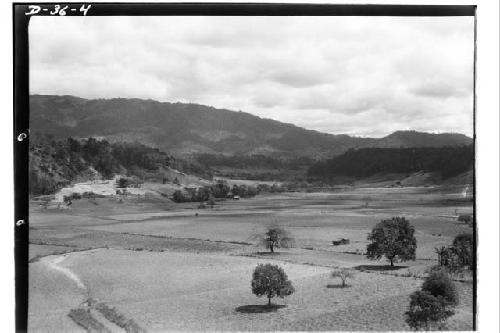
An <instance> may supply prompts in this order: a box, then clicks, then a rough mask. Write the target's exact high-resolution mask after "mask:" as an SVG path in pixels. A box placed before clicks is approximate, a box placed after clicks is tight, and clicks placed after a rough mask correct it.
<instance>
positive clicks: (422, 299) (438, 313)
mask: <svg viewBox="0 0 500 333" xmlns="http://www.w3.org/2000/svg"><path fill="white" fill-rule="evenodd" d="M453 314H454V312H453V310H452V308H451V306H450V304H449V303H448V302H446V300H445V299H444V298H443V297H441V296H437V297H436V296H433V295H432V294H431V293H429V292H428V291H416V292H414V293H413V294H411V295H410V308H409V310H408V311H407V312H405V315H406V323H407V324H408V325H409V326H410V327H411V328H412V329H414V330H420V329H424V330H426V331H428V330H430V329H432V328H433V327H432V326H438V327H437V328H438V329H439V328H441V326H442V325H443V324H444V321H445V320H446V319H447V318H448V317H450V316H452V315H453Z"/></svg>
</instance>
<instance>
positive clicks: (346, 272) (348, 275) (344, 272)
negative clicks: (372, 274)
mask: <svg viewBox="0 0 500 333" xmlns="http://www.w3.org/2000/svg"><path fill="white" fill-rule="evenodd" d="M331 276H332V277H333V278H337V277H338V278H340V279H341V280H342V287H343V288H344V287H346V286H347V284H346V281H347V279H352V278H353V277H354V272H353V271H352V270H350V269H348V268H342V269H338V270H335V271H333V272H332V274H331Z"/></svg>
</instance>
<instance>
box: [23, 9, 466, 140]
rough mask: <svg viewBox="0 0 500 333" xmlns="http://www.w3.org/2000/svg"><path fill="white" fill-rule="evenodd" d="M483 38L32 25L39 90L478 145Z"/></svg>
mask: <svg viewBox="0 0 500 333" xmlns="http://www.w3.org/2000/svg"><path fill="white" fill-rule="evenodd" d="M472 33H473V19H472V18H467V17H456V18H443V17H436V18H390V17H114V18H109V17H107V18H103V17H64V18H55V17H33V18H32V21H31V22H30V70H31V72H30V75H31V76H30V89H31V92H32V93H43V94H72V95H77V96H82V97H89V98H95V97H105V98H109V97H138V98H152V99H156V100H160V101H173V102H175V101H181V102H196V103H201V104H207V105H212V106H215V107H220V108H228V109H233V110H242V111H245V112H250V113H253V114H256V115H259V116H262V117H266V118H273V119H277V120H280V121H285V122H291V123H294V124H296V125H298V126H303V127H306V128H311V129H316V130H319V131H324V132H330V133H348V134H354V135H363V136H367V135H373V136H382V135H386V134H388V133H390V132H391V131H393V130H398V129H417V130H423V131H432V132H436V131H453V132H462V133H465V134H469V135H470V134H471V133H472V99H471V96H472V65H473V63H472V61H473V57H472V55H473V53H472V51H473V43H472V40H473V39H472V37H473V35H472Z"/></svg>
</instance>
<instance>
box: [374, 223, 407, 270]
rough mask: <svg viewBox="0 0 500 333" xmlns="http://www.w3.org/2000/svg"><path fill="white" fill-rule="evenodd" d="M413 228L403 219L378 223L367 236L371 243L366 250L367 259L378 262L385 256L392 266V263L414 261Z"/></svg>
mask: <svg viewBox="0 0 500 333" xmlns="http://www.w3.org/2000/svg"><path fill="white" fill-rule="evenodd" d="M414 233H415V228H414V227H413V226H412V225H411V224H410V222H408V221H407V220H406V219H405V218H404V217H393V218H392V219H390V220H383V221H381V222H380V223H378V224H377V225H376V226H375V227H374V228H373V230H372V232H371V233H370V234H369V235H368V240H369V241H371V243H370V244H368V246H367V248H366V250H367V251H366V252H367V257H368V258H369V259H372V260H378V259H380V258H381V257H382V256H385V257H386V258H387V259H388V260H389V261H390V262H391V266H394V261H407V260H415V250H416V249H417V240H416V238H415V236H414Z"/></svg>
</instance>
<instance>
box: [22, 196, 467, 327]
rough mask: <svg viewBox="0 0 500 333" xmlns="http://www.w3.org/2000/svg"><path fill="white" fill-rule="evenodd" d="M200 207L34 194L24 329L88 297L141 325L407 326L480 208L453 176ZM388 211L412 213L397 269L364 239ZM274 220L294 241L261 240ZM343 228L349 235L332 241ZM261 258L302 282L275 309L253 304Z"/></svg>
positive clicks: (67, 323)
mask: <svg viewBox="0 0 500 333" xmlns="http://www.w3.org/2000/svg"><path fill="white" fill-rule="evenodd" d="M368 196H369V198H370V199H369V200H368V203H367V202H366V201H367V200H366V198H367V197H368ZM196 207H197V205H196V204H195V203H185V204H173V203H171V202H169V201H167V200H166V199H165V200H164V201H161V200H149V199H147V198H138V197H133V196H131V197H129V198H127V199H126V200H125V201H124V202H123V203H120V204H119V203H117V201H116V199H114V198H100V199H97V200H93V201H90V200H86V199H82V200H78V201H74V203H73V205H72V208H71V209H67V210H63V211H59V210H47V209H44V208H43V207H38V206H36V205H35V204H33V205H32V206H31V207H30V264H29V266H30V290H29V295H30V296H29V297H30V298H29V316H28V318H29V330H30V331H32V332H42V331H43V332H68V331H83V328H82V327H81V326H78V325H76V324H75V322H74V321H72V320H71V319H70V318H69V317H68V314H69V313H70V311H71V310H72V309H90V308H92V307H91V306H89V304H88V303H89V301H90V302H91V303H92V302H94V303H95V302H97V303H104V304H106V305H107V306H109V307H111V308H114V309H115V311H116V312H117V313H119V314H121V316H122V319H124V320H133V321H134V323H136V324H137V325H138V326H139V327H141V328H142V329H143V330H146V331H167V330H170V331H179V330H183V331H200V330H202V331H205V330H211V331H220V330H224V331H267V330H272V331H274V330H284V331H293V330H299V331H303V330H315V331H342V330H384V331H385V330H408V329H409V327H408V326H407V325H406V324H405V322H404V312H405V311H406V310H407V307H408V302H409V299H408V296H409V294H411V293H412V292H413V291H415V290H416V289H417V288H419V286H420V285H421V283H422V277H423V276H424V275H425V271H426V269H427V268H429V267H430V266H432V265H435V264H436V263H437V262H436V255H435V254H434V247H435V246H439V245H448V244H450V243H451V241H452V240H453V237H454V236H456V235H457V234H459V233H462V232H471V229H470V227H468V226H466V225H465V224H462V223H458V222H457V221H456V215H457V214H465V213H471V212H472V202H470V201H464V200H461V197H460V189H456V188H423V187H422V188H358V189H344V190H339V191H334V192H321V193H298V192H296V193H281V194H269V195H259V196H257V197H255V198H252V199H242V200H239V201H236V200H235V201H232V200H231V201H224V202H222V203H219V204H218V205H216V208H214V209H209V208H207V209H197V208H196ZM392 216H405V217H406V218H407V219H408V220H409V221H410V223H412V224H413V225H414V226H415V228H416V237H417V242H418V243H417V244H418V250H417V260H416V261H415V262H405V263H400V264H399V266H398V267H396V269H393V270H390V269H388V266H387V263H386V262H385V261H380V262H376V261H375V262H373V261H369V260H367V259H366V257H365V256H364V255H363V253H364V251H365V249H366V244H367V240H366V236H367V234H368V232H370V230H371V229H372V227H373V226H374V225H375V224H376V223H378V222H380V220H382V219H386V218H390V217H392ZM272 223H274V224H280V225H281V226H283V227H285V228H286V229H287V230H289V231H290V233H291V234H292V235H293V236H294V237H295V239H296V244H295V246H294V248H291V249H279V252H278V253H275V254H268V253H267V252H265V251H266V249H264V248H262V247H259V246H258V245H257V244H255V238H254V237H253V236H254V235H256V234H258V233H260V232H262V230H263V229H264V228H265V226H266V225H268V224H272ZM342 237H343V238H349V239H350V244H348V245H341V246H332V243H331V241H332V240H337V239H338V238H342ZM266 262H271V263H277V264H279V265H280V266H281V267H283V268H284V270H285V272H286V273H287V274H288V276H289V278H290V279H291V280H292V283H293V284H294V286H295V289H296V292H295V293H294V294H293V295H292V296H290V297H287V298H285V299H273V303H275V304H282V305H286V307H283V308H280V309H277V311H275V312H268V313H252V311H245V309H248V308H249V307H248V306H253V305H264V304H266V302H267V300H266V299H259V298H257V297H255V295H253V294H252V293H251V288H250V280H251V274H252V271H253V269H254V268H255V266H256V265H257V264H259V263H266ZM336 267H352V268H354V269H356V270H357V273H356V275H355V278H354V279H353V280H351V281H350V282H349V284H350V287H348V288H339V286H338V284H339V281H337V280H334V279H332V278H331V277H330V276H329V273H330V272H331V270H332V269H333V268H336ZM461 280H464V281H463V282H459V281H457V286H458V289H459V293H460V305H459V306H458V308H457V309H456V311H455V312H456V314H455V315H454V316H453V317H451V318H450V319H449V320H448V324H447V328H448V329H451V330H471V329H472V283H471V282H470V281H468V280H470V279H468V278H467V277H464V278H463V279H461ZM250 308H252V307H250ZM253 308H255V307H253ZM89 313H90V314H91V315H92V316H93V318H94V319H95V320H96V321H97V322H99V323H101V324H102V325H103V326H104V327H105V328H106V329H107V330H109V331H123V328H122V327H120V326H119V325H117V323H116V322H113V320H112V319H113V318H112V317H107V316H105V315H103V313H102V312H99V311H95V309H94V308H92V309H91V310H90V312H89ZM115 319H116V318H115ZM115 321H116V320H115Z"/></svg>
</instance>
